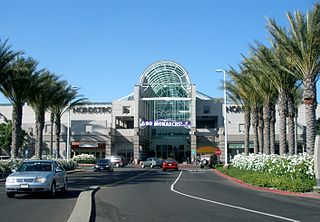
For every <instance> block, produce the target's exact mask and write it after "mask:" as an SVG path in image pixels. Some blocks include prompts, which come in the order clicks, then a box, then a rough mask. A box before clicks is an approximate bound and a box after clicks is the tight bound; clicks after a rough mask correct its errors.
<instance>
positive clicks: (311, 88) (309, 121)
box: [303, 75, 317, 155]
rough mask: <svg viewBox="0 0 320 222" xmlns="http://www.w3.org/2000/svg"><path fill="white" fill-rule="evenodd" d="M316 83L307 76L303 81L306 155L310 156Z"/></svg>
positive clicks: (313, 141) (311, 152)
mask: <svg viewBox="0 0 320 222" xmlns="http://www.w3.org/2000/svg"><path fill="white" fill-rule="evenodd" d="M315 84H316V81H315V80H314V78H313V77H312V75H307V77H306V78H305V80H304V81H303V85H304V94H303V99H304V104H305V107H306V140H307V141H306V142H307V144H306V145H307V153H309V154H310V155H313V154H314V145H315V138H316V137H315V136H316V130H315V123H316V108H317V98H316V85H315Z"/></svg>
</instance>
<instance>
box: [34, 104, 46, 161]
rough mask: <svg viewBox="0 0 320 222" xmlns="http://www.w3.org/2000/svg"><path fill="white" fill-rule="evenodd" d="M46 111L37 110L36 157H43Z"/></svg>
mask: <svg viewBox="0 0 320 222" xmlns="http://www.w3.org/2000/svg"><path fill="white" fill-rule="evenodd" d="M44 116H45V111H44V110H41V111H39V113H37V112H36V144H35V157H36V158H37V159H42V145H43V128H44V120H45V118H44Z"/></svg>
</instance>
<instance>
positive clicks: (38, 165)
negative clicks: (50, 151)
mask: <svg viewBox="0 0 320 222" xmlns="http://www.w3.org/2000/svg"><path fill="white" fill-rule="evenodd" d="M17 171H19V172H25V171H52V163H48V162H30V163H23V164H22V165H21V166H20V167H19V168H18V170H17Z"/></svg>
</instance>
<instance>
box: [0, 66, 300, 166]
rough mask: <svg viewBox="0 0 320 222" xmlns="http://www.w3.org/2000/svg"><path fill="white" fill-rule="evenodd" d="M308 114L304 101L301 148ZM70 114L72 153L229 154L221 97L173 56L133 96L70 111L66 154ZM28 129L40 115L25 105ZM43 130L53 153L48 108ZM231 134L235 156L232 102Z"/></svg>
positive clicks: (0, 108) (238, 132) (237, 141)
mask: <svg viewBox="0 0 320 222" xmlns="http://www.w3.org/2000/svg"><path fill="white" fill-rule="evenodd" d="M0 113H1V114H2V115H1V117H2V118H1V119H2V121H3V119H4V118H7V119H10V118H11V113H12V106H11V105H8V104H0ZM69 115H70V116H69ZM68 117H69V118H68ZM304 117H305V114H304V107H301V108H300V109H299V115H298V121H297V122H298V124H297V135H298V141H299V147H298V148H299V149H302V148H303V145H301V144H303V138H304V134H305V120H304ZM1 119H0V122H1ZM68 119H70V134H69V136H70V137H69V140H70V147H71V156H73V155H77V154H81V153H87V154H94V155H95V156H96V157H97V158H104V157H105V156H106V155H115V154H118V155H122V156H125V157H127V158H133V159H134V160H136V161H139V160H143V159H144V158H146V157H151V156H156V157H161V158H169V157H171V158H175V159H177V160H178V161H180V162H184V161H186V160H188V159H189V160H192V159H193V158H194V157H195V155H196V154H198V153H205V152H214V151H215V150H216V149H217V148H220V149H221V151H222V153H221V156H220V158H221V160H224V154H225V152H224V151H225V142H224V141H225V138H224V134H225V133H224V128H225V127H224V112H223V102H222V100H221V99H220V100H219V99H214V98H212V97H209V96H207V95H205V94H203V93H201V92H199V91H197V89H196V86H195V85H194V84H192V82H191V80H190V76H189V74H188V72H187V71H186V70H185V69H184V68H183V67H182V66H181V65H179V64H177V63H175V62H172V61H159V62H156V63H154V64H152V65H150V66H149V67H148V68H147V69H146V70H145V71H144V72H143V73H142V75H141V78H140V81H139V84H138V85H135V86H134V89H133V93H132V94H130V95H128V96H125V97H123V98H121V99H118V100H114V101H112V102H105V103H88V104H86V105H82V106H78V107H75V108H73V109H71V110H70V112H69V113H68V112H67V113H65V114H64V115H63V117H62V125H63V126H62V133H61V141H60V150H61V155H62V156H66V150H67V149H66V147H67V141H69V140H68V134H67V131H68V130H67V129H68V127H67V126H68ZM23 129H24V130H25V131H26V132H28V133H29V135H31V136H32V135H34V132H35V115H34V112H33V110H32V108H31V107H29V106H27V105H26V106H24V110H23ZM276 131H277V132H278V129H277V126H276ZM43 135H44V146H45V147H44V152H45V153H44V154H49V153H50V151H49V149H50V141H51V136H50V135H51V125H50V114H49V113H47V114H46V123H45V129H44V132H43ZM227 135H228V137H227V141H228V142H227V143H228V155H229V156H228V157H229V158H230V157H231V156H232V155H235V154H236V153H239V152H242V151H243V144H244V120H243V113H242V111H241V109H240V107H237V106H233V105H228V106H227ZM54 147H56V146H55V145H54ZM251 147H252V145H251ZM23 149H24V155H25V156H28V157H30V156H32V155H33V154H34V148H33V147H32V145H30V144H28V145H26V146H25V147H24V148H23ZM54 152H55V150H54Z"/></svg>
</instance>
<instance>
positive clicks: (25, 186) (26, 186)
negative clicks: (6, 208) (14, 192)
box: [20, 184, 29, 188]
mask: <svg viewBox="0 0 320 222" xmlns="http://www.w3.org/2000/svg"><path fill="white" fill-rule="evenodd" d="M20 188H29V184H21V185H20Z"/></svg>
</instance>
